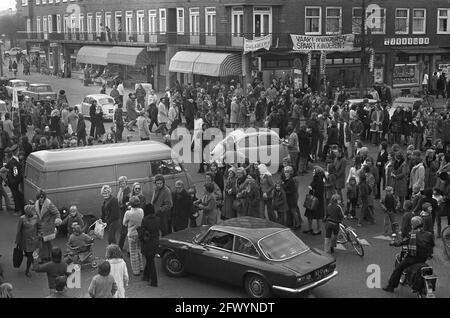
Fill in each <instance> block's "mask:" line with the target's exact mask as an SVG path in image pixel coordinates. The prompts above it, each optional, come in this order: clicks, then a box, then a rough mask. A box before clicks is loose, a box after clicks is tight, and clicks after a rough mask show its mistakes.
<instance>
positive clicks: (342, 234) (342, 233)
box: [336, 224, 348, 244]
mask: <svg viewBox="0 0 450 318" xmlns="http://www.w3.org/2000/svg"><path fill="white" fill-rule="evenodd" d="M336 242H337V243H339V244H345V243H347V242H348V238H347V230H346V229H345V225H343V224H339V233H338V235H337V238H336Z"/></svg>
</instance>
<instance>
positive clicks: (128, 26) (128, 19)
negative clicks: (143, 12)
mask: <svg viewBox="0 0 450 318" xmlns="http://www.w3.org/2000/svg"><path fill="white" fill-rule="evenodd" d="M125 32H126V33H127V34H131V33H132V32H133V11H127V12H125Z"/></svg>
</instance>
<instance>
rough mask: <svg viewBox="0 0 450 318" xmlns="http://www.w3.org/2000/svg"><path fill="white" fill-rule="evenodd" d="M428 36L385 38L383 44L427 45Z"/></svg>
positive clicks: (428, 42)
mask: <svg viewBox="0 0 450 318" xmlns="http://www.w3.org/2000/svg"><path fill="white" fill-rule="evenodd" d="M429 44H430V38H385V39H384V45H386V46H389V45H429Z"/></svg>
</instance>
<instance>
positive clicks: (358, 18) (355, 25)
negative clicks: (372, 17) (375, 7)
mask: <svg viewBox="0 0 450 318" xmlns="http://www.w3.org/2000/svg"><path fill="white" fill-rule="evenodd" d="M362 14H363V9H362V8H352V33H353V34H360V33H361V25H362Z"/></svg>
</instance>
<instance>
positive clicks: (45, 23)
mask: <svg viewBox="0 0 450 318" xmlns="http://www.w3.org/2000/svg"><path fill="white" fill-rule="evenodd" d="M42 31H44V33H47V32H48V24H47V17H46V16H44V17H42Z"/></svg>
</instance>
